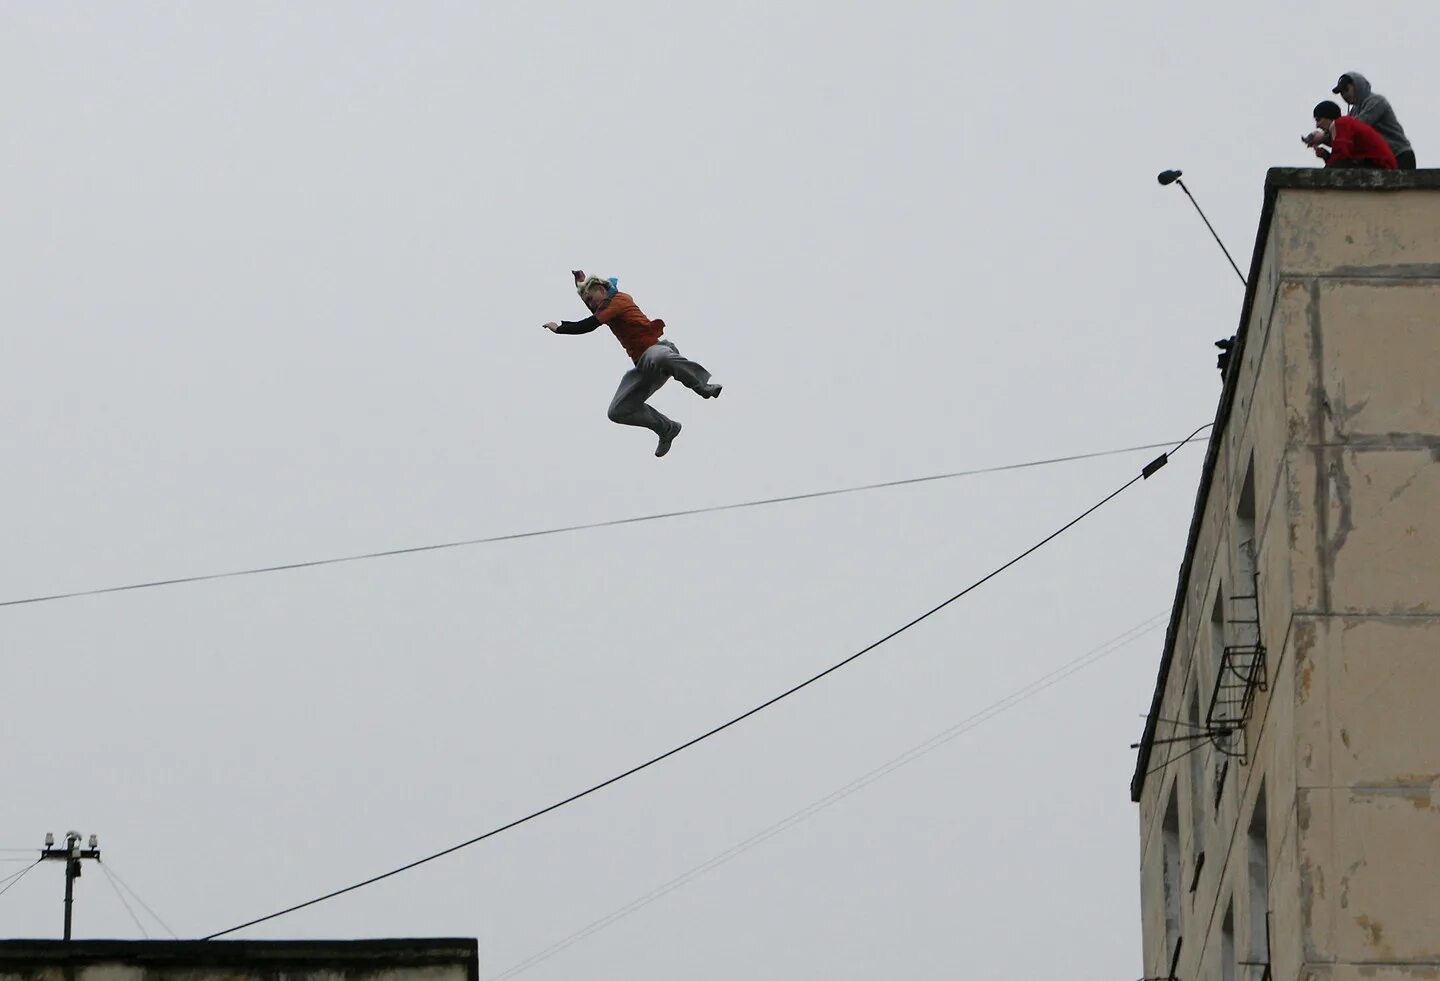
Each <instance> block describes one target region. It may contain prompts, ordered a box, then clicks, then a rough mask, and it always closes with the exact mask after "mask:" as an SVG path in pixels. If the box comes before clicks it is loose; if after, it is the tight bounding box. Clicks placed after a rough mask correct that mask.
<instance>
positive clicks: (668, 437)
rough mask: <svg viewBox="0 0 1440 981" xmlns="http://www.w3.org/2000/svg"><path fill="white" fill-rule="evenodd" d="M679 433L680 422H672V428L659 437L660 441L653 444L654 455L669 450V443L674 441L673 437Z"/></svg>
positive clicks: (663, 453) (662, 453)
mask: <svg viewBox="0 0 1440 981" xmlns="http://www.w3.org/2000/svg"><path fill="white" fill-rule="evenodd" d="M679 435H680V424H679V423H678V422H677V423H674V428H673V429H671V430H670V431H669V432H667V433H666V434H665V435H664V436H661V437H660V442H659V443H656V444H655V455H656V456H664V455H665V454H666V453H669V452H670V444H671V443H673V442H675V437H676V436H679Z"/></svg>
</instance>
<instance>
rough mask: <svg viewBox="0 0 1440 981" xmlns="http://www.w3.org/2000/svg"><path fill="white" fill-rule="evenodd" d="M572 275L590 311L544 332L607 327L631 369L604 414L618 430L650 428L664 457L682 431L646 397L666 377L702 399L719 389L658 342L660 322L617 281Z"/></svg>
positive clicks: (671, 345)
mask: <svg viewBox="0 0 1440 981" xmlns="http://www.w3.org/2000/svg"><path fill="white" fill-rule="evenodd" d="M572 275H573V276H574V277H575V290H576V292H578V293H579V294H580V299H581V300H583V301H584V302H585V306H587V307H588V308H589V309H590V316H588V317H586V318H585V319H584V320H575V321H571V320H562V321H560V322H559V323H556V322H555V321H551V322H550V323H548V324H546V325H545V329H546V330H548V331H551V332H553V333H556V334H588V333H589V332H590V331H592V330H594V329H595V328H596V327H599V326H600V325H601V324H604V325H605V326H607V327H609V328H610V331H611V333H613V334H614V335H615V339H616V340H618V341H619V342H620V346H621V347H623V348H624V349H625V353H626V354H628V355H629V356H630V360H631V361H633V362H634V363H635V367H633V368H631V369H630V370H629V371H627V372H625V374H624V375H623V376H622V377H621V378H620V387H619V388H617V389H616V390H615V397H614V398H613V399H611V400H610V410H609V412H608V413H607V415H608V416H609V417H610V421H611V422H618V423H620V424H621V425H622V426H644V427H645V428H646V429H649V430H650V431H651V432H653V433H654V434H655V435H656V436H658V437H660V442H659V443H657V444H656V446H655V455H656V456H664V455H665V454H666V453H669V452H670V444H671V443H673V442H674V441H675V437H676V436H679V435H680V428H681V427H680V423H678V422H676V421H675V420H674V419H670V418H667V417H666V416H664V415H662V414H661V413H660V412H659V411H658V410H656V409H654V408H652V407H651V406H649V405H646V404H645V403H646V401H647V400H648V399H649V398H650V396H652V395H654V394H655V393H656V392H658V391H659V390H660V386H661V385H664V384H665V383H666V382H667V381H669V380H670V379H671V378H674V379H676V380H678V381H679V382H680V383H681V384H682V385H684V386H685V387H686V388H688V389H690V390H691V391H693V392H695V393H696V394H697V395H699V396H700V397H701V398H706V399H713V398H717V397H718V396H719V395H720V390H721V388H722V387H723V386H721V385H719V384H718V383H716V382H712V381H711V380H710V372H708V371H706V370H705V369H704V368H703V367H701V366H700V365H699V364H696V363H695V362H694V361H691V360H690V359H689V358H686V357H684V356H682V355H681V354H680V349H679V348H677V347H676V346H675V345H674V343H673V342H671V341H668V340H664V339H662V338H661V336H660V335H661V334H663V333H664V332H665V321H663V320H651V319H650V318H648V317H646V316H645V314H644V313H642V312H641V310H640V307H638V306H637V305H636V304H635V299H634V298H633V297H632V296H630V294H629V293H622V292H620V289H619V282H618V281H617V280H615V279H601V278H600V277H599V276H586V275H585V273H584V272H583V271H581V270H579V269H576V270H574V271H573V272H572Z"/></svg>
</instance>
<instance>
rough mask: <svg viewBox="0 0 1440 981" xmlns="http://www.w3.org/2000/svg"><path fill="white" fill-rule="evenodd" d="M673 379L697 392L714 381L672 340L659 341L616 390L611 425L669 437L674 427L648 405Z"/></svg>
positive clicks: (708, 373)
mask: <svg viewBox="0 0 1440 981" xmlns="http://www.w3.org/2000/svg"><path fill="white" fill-rule="evenodd" d="M671 378H674V379H675V380H677V381H678V382H680V384H682V385H684V386H685V387H686V388H690V389H696V388H699V387H700V386H701V385H704V384H706V383H707V382H709V381H710V372H708V371H706V370H705V369H704V368H702V367H701V366H700V365H698V364H696V363H695V362H694V361H691V360H690V359H689V358H686V357H682V356H681V354H680V349H679V348H677V347H676V346H675V345H674V344H672V343H671V342H670V341H663V340H662V341H657V342H656V343H654V344H651V345H650V346H649V347H647V348H646V349H645V353H644V354H642V355H640V360H639V361H637V362H635V367H633V368H631V369H630V370H629V371H627V372H625V375H624V377H622V378H621V379H620V387H619V388H617V389H615V397H614V398H613V399H611V400H610V411H609V412H607V413H606V415H608V416H609V417H610V421H611V422H618V423H620V425H622V426H644V427H645V428H646V429H648V430H650V431H651V432H653V433H655V435H657V436H663V435H665V434H666V433H668V432H669V431H670V430H671V429H672V428H674V424H673V423H672V422H671V421H670V420H669V419H668V418H666V417H665V416H664V415H662V414H661V413H660V412H658V411H657V410H655V409H652V408H651V407H650V406H648V405H646V404H645V402H646V400H647V399H649V398H650V396H652V395H654V394H655V393H656V392H658V391H660V386H661V385H664V384H665V383H666V382H667V381H669V380H670V379H671Z"/></svg>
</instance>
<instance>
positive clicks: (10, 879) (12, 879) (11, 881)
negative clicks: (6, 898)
mask: <svg viewBox="0 0 1440 981" xmlns="http://www.w3.org/2000/svg"><path fill="white" fill-rule="evenodd" d="M43 861H45V860H44V859H43V858H37V859H36V860H35V861H34V862H32V863H30V864H29V865H27V866H25V867H24V868H23V869H21V870H20V871H19V872H16V873H15V874H13V875H8V876H6V877H5V878H3V879H0V882H4V883H6V886H5V888H4V889H0V896H3V895H5V894H6V893H7V892H9V891H10V889H11V887H12V886H14V885H15V883H17V882H19V881H20V880H21V879H23V878H25V875H26V873H28V872H29V871H30V870H31V869H33V868H34V867H35V866H37V865H39V864H40V863H41V862H43Z"/></svg>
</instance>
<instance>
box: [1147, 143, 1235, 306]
mask: <svg viewBox="0 0 1440 981" xmlns="http://www.w3.org/2000/svg"><path fill="white" fill-rule="evenodd" d="M1180 174H1181V171H1178V170H1162V171H1160V173H1159V175H1158V176H1157V177H1156V178H1155V179H1156V180H1157V181H1159V182H1160V183H1161V184H1162V185H1164V184H1179V185H1180V190H1182V191H1184V192H1185V196H1186V197H1187V198H1189V199H1190V203H1191V204H1193V205H1195V210H1196V211H1197V212H1199V214H1200V220H1201V221H1203V222H1205V227H1206V228H1208V229H1210V234H1211V235H1214V236H1215V244H1216V245H1218V246H1220V251H1221V252H1224V253H1225V258H1227V259H1230V250H1229V249H1227V248H1225V243H1224V242H1222V241H1220V236H1219V235H1216V234H1215V226H1214V225H1212V224H1210V219H1209V218H1206V217H1205V212H1203V211H1200V205H1199V204H1198V203H1197V202H1196V200H1195V195H1193V194H1191V193H1190V188H1188V187H1186V186H1185V182H1184V181H1182V180H1181V179H1180ZM1230 268H1231V269H1233V270H1235V275H1237V276H1239V277H1240V285H1241V286H1245V287H1247V288H1248V286H1249V285H1250V284H1248V283H1246V282H1245V276H1244V274H1243V273H1241V272H1240V267H1239V266H1237V265H1235V260H1234V259H1230Z"/></svg>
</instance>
